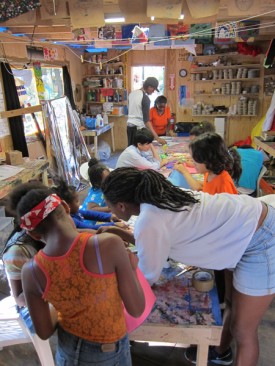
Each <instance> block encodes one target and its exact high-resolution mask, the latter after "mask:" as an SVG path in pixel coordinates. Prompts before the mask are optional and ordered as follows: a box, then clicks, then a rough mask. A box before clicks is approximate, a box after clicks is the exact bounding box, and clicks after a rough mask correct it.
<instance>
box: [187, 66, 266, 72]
mask: <svg viewBox="0 0 275 366" xmlns="http://www.w3.org/2000/svg"><path fill="white" fill-rule="evenodd" d="M261 66H262V65H260V64H243V65H228V66H222V65H221V66H214V65H213V66H197V67H192V66H191V70H192V71H191V72H190V74H197V73H200V72H201V71H205V72H207V71H209V70H211V71H213V70H223V69H238V68H240V67H243V68H245V67H247V68H250V67H261Z"/></svg>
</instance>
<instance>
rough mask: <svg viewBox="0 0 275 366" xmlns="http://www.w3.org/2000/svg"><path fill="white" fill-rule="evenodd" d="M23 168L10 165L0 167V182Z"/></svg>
mask: <svg viewBox="0 0 275 366" xmlns="http://www.w3.org/2000/svg"><path fill="white" fill-rule="evenodd" d="M22 170H24V168H22V167H17V166H12V165H0V180H5V179H8V178H10V177H13V176H14V175H16V174H18V173H20V172H21V171H22Z"/></svg>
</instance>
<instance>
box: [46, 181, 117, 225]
mask: <svg viewBox="0 0 275 366" xmlns="http://www.w3.org/2000/svg"><path fill="white" fill-rule="evenodd" d="M52 190H53V191H54V193H56V194H57V195H58V196H59V197H60V198H61V199H62V200H64V201H65V202H66V203H67V204H68V206H69V207H70V214H71V217H72V219H73V221H74V223H75V226H76V228H78V229H93V230H97V229H98V228H99V227H101V226H106V225H108V226H110V225H111V226H112V225H115V223H114V221H121V220H119V219H118V218H117V217H116V215H114V214H112V213H108V212H99V211H93V210H83V209H79V206H80V200H79V196H78V193H77V192H76V190H75V188H74V187H72V186H68V185H67V183H66V182H64V181H61V182H60V184H59V186H57V187H52ZM98 221H99V222H102V221H103V222H108V223H106V224H97V222H98Z"/></svg>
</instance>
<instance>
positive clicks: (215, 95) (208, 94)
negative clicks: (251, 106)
mask: <svg viewBox="0 0 275 366" xmlns="http://www.w3.org/2000/svg"><path fill="white" fill-rule="evenodd" d="M204 96H208V97H222V98H224V97H230V98H231V97H246V96H250V97H253V96H255V97H258V96H259V94H254V93H246V94H218V93H217V94H211V93H201V94H194V97H204Z"/></svg>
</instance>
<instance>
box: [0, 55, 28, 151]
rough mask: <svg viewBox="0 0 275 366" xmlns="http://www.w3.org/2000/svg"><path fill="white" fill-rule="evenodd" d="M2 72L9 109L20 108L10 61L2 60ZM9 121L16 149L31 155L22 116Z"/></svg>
mask: <svg viewBox="0 0 275 366" xmlns="http://www.w3.org/2000/svg"><path fill="white" fill-rule="evenodd" d="M1 73H2V79H3V87H4V93H5V99H6V106H7V111H11V110H13V109H20V108H21V106H20V102H19V98H18V94H17V89H16V85H15V80H14V77H13V74H12V71H11V68H10V65H9V64H8V63H4V62H1ZM9 123H10V130H11V137H12V142H13V148H14V150H19V151H21V152H22V155H23V156H29V152H28V148H27V142H26V138H25V132H24V124H23V119H22V116H17V117H11V118H9Z"/></svg>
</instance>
